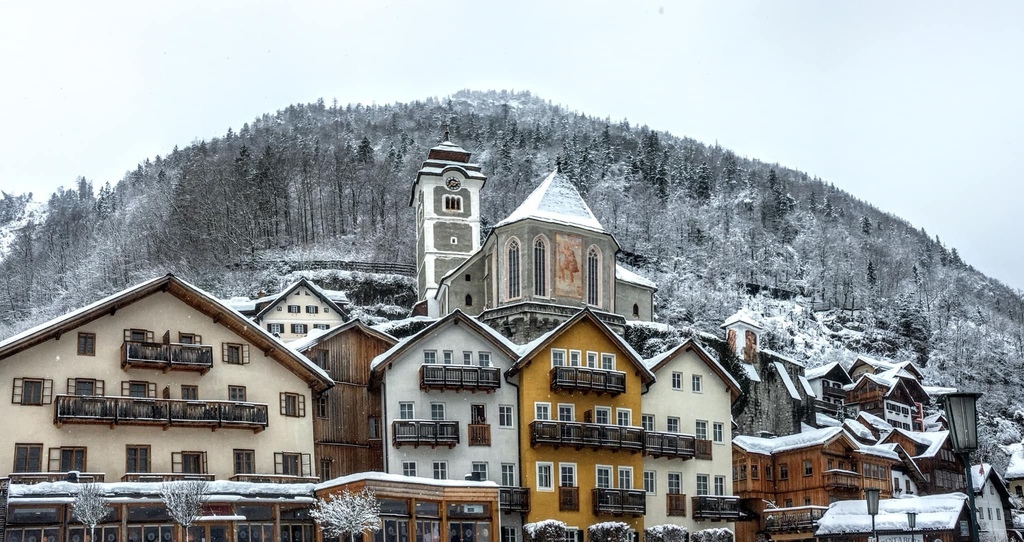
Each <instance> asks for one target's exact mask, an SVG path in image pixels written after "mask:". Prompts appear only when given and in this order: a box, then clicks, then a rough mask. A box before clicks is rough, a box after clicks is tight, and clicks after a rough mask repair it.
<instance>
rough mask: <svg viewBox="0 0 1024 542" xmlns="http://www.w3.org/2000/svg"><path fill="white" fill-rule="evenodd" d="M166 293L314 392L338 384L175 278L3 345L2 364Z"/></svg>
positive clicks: (99, 303) (138, 287) (134, 289)
mask: <svg viewBox="0 0 1024 542" xmlns="http://www.w3.org/2000/svg"><path fill="white" fill-rule="evenodd" d="M163 292H166V293H169V294H171V295H173V296H174V297H176V298H178V299H180V300H181V301H182V302H183V303H185V304H186V305H188V306H190V307H192V308H193V309H195V310H197V311H199V312H200V313H202V314H205V315H206V316H209V317H210V318H212V319H213V321H214V322H216V323H218V324H220V325H222V326H224V327H226V328H228V329H229V330H231V331H232V332H234V333H235V334H236V335H238V336H239V337H242V338H243V339H245V340H247V341H249V342H250V343H252V344H253V346H256V347H257V348H259V349H261V350H263V353H264V354H265V355H266V356H267V357H271V358H274V360H275V361H277V362H278V363H280V364H281V365H283V366H284V367H285V368H287V369H288V370H290V371H291V372H292V373H293V374H295V375H296V376H298V377H299V378H301V379H303V380H304V381H305V382H306V383H307V384H309V387H310V388H311V389H313V391H317V392H319V391H323V390H326V389H327V388H329V387H331V386H333V385H334V381H333V380H331V377H330V376H328V374H327V372H326V371H324V370H323V369H321V368H320V367H317V366H316V364H314V363H313V362H311V361H309V360H308V359H306V357H305V356H303V355H302V354H300V353H299V352H298V351H296V350H295V349H293V348H291V347H290V346H288V345H285V344H284V343H282V342H281V341H279V340H277V338H275V337H274V336H273V335H271V334H270V333H269V332H267V331H266V330H265V329H263V328H262V327H260V326H258V325H253V322H252V320H249V319H248V318H246V317H245V316H243V315H242V314H241V313H239V312H238V311H236V310H234V309H232V308H230V307H228V306H227V305H225V304H224V303H223V302H221V301H220V300H218V299H217V298H216V297H214V296H213V295H210V294H209V293H207V292H205V291H203V290H201V289H199V288H197V287H195V286H193V285H191V284H189V283H187V282H185V281H184V280H181V279H180V278H178V277H176V276H174V275H171V274H167V275H164V276H162V277H158V278H155V279H152V280H148V281H146V282H143V283H141V284H138V285H135V286H132V287H130V288H127V289H125V290H122V291H120V292H117V293H116V294H113V295H110V296H108V297H105V298H103V299H101V300H99V301H96V302H95V303H92V304H90V305H86V306H85V307H82V308H80V309H78V310H75V311H72V312H69V313H67V314H65V315H64V316H60V317H58V318H54V319H53V320H50V321H49V322H45V323H43V324H40V325H38V326H36V327H34V328H32V329H29V330H26V331H24V332H22V333H19V334H17V335H14V336H13V337H9V338H8V339H6V340H4V341H0V360H3V359H6V358H9V357H11V356H13V355H15V354H17V353H19V352H23V351H25V350H28V349H29V348H32V347H34V346H36V345H39V344H42V343H44V342H46V341H48V340H50V339H59V338H60V336H61V335H62V334H63V333H66V332H69V331H72V330H74V329H76V328H78V327H81V326H84V325H86V324H88V323H89V322H92V321H94V320H97V319H99V318H101V317H103V316H106V315H112V314H114V313H115V312H117V311H118V310H119V309H122V308H124V307H126V306H128V305H131V304H132V303H135V302H136V301H140V300H142V299H145V298H147V297H149V296H151V295H153V294H157V293H163Z"/></svg>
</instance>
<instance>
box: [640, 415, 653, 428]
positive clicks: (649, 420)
mask: <svg viewBox="0 0 1024 542" xmlns="http://www.w3.org/2000/svg"><path fill="white" fill-rule="evenodd" d="M640 427H642V428H643V429H644V431H654V415H653V414H641V415H640Z"/></svg>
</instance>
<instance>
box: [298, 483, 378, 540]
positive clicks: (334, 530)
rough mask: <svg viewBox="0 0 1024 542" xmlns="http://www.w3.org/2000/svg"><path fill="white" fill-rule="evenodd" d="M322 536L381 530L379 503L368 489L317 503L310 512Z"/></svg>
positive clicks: (332, 496) (319, 500)
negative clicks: (322, 533)
mask: <svg viewBox="0 0 1024 542" xmlns="http://www.w3.org/2000/svg"><path fill="white" fill-rule="evenodd" d="M309 515H310V516H312V517H313V519H314V520H316V523H317V525H319V526H320V529H322V530H323V532H324V535H325V536H329V537H335V536H337V537H340V536H342V535H346V534H356V533H362V532H365V531H370V532H377V531H379V530H380V503H379V502H377V497H376V496H375V495H374V494H373V492H372V491H370V490H369V489H365V488H364V489H363V490H362V491H360V492H359V493H351V492H349V491H344V492H342V493H341V495H337V494H334V495H330V496H328V497H327V498H326V499H317V501H316V502H315V503H313V507H312V508H311V509H310V511H309Z"/></svg>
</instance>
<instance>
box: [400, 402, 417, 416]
mask: <svg viewBox="0 0 1024 542" xmlns="http://www.w3.org/2000/svg"><path fill="white" fill-rule="evenodd" d="M415 418H416V408H415V406H414V405H413V403H412V402H411V401H403V402H401V403H398V419H400V420H412V419H415Z"/></svg>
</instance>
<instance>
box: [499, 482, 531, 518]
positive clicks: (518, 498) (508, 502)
mask: <svg viewBox="0 0 1024 542" xmlns="http://www.w3.org/2000/svg"><path fill="white" fill-rule="evenodd" d="M498 506H499V507H500V508H501V511H502V512H505V513H506V514H508V513H511V512H529V511H530V489H529V488H526V487H502V488H498Z"/></svg>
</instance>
